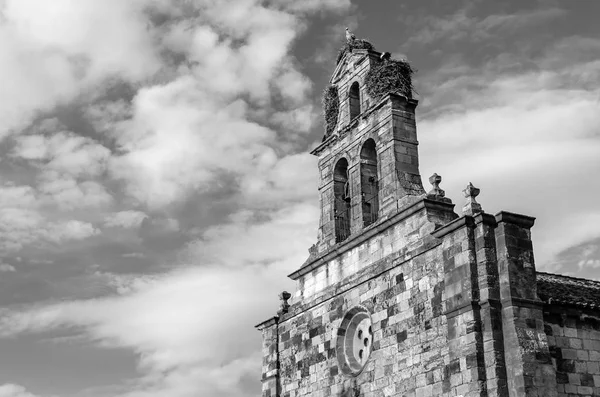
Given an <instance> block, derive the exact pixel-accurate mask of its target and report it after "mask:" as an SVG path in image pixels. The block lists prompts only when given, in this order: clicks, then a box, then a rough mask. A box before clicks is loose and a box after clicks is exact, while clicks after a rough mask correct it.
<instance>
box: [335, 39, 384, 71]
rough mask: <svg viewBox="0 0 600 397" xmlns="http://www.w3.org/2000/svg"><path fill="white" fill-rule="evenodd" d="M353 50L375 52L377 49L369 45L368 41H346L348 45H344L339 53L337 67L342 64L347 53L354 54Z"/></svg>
mask: <svg viewBox="0 0 600 397" xmlns="http://www.w3.org/2000/svg"><path fill="white" fill-rule="evenodd" d="M352 50H375V47H373V44H371V43H369V42H368V41H367V40H362V39H353V40H349V41H346V43H344V45H343V46H342V48H340V51H339V52H338V56H337V61H336V65H337V64H338V63H340V61H341V60H342V58H343V57H344V55H346V53H348V52H352Z"/></svg>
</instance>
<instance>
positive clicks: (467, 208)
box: [462, 182, 483, 216]
mask: <svg viewBox="0 0 600 397" xmlns="http://www.w3.org/2000/svg"><path fill="white" fill-rule="evenodd" d="M479 192H480V190H479V189H478V188H476V187H475V186H473V184H472V183H471V182H469V184H468V185H467V187H466V188H464V190H463V193H464V195H465V198H466V199H467V202H466V203H465V205H464V207H463V209H462V212H463V215H470V216H475V215H477V214H479V213H481V212H483V210H482V209H481V204H479V203H478V202H477V201H476V200H475V197H477V196H479Z"/></svg>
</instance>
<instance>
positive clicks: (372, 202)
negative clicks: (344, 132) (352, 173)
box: [360, 139, 379, 227]
mask: <svg viewBox="0 0 600 397" xmlns="http://www.w3.org/2000/svg"><path fill="white" fill-rule="evenodd" d="M360 193H361V202H362V217H363V226H364V227H366V226H369V225H370V224H372V223H374V222H376V221H377V217H378V214H379V178H378V177H377V151H376V149H375V141H374V140H373V139H367V141H366V142H365V143H364V144H363V147H362V149H361V151H360Z"/></svg>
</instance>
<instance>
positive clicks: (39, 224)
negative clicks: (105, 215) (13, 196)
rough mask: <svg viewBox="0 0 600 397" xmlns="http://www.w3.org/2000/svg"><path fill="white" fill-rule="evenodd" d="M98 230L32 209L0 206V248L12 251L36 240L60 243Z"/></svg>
mask: <svg viewBox="0 0 600 397" xmlns="http://www.w3.org/2000/svg"><path fill="white" fill-rule="evenodd" d="M98 233H99V230H98V229H96V228H95V227H94V226H93V225H92V224H90V223H88V222H82V221H78V220H62V221H50V220H48V219H47V218H45V217H44V216H43V215H41V214H40V213H39V212H37V211H35V210H29V209H19V208H2V209H0V241H1V242H0V251H2V252H14V251H17V250H20V249H21V248H23V247H24V246H27V245H30V244H33V243H36V242H50V243H55V244H59V243H63V242H66V241H72V240H82V239H85V238H88V237H91V236H93V235H96V234H98Z"/></svg>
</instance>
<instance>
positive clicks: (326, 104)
mask: <svg viewBox="0 0 600 397" xmlns="http://www.w3.org/2000/svg"><path fill="white" fill-rule="evenodd" d="M321 103H322V104H323V113H324V115H325V137H328V136H329V135H331V133H332V132H333V130H334V129H335V126H336V125H337V120H338V114H339V112H340V100H339V96H338V88H337V86H335V85H329V86H327V87H325V89H324V90H323V98H322V99H321ZM325 137H324V138H323V139H325Z"/></svg>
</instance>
